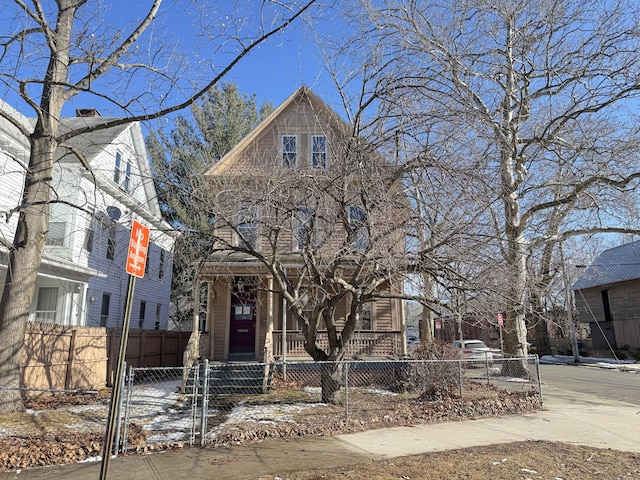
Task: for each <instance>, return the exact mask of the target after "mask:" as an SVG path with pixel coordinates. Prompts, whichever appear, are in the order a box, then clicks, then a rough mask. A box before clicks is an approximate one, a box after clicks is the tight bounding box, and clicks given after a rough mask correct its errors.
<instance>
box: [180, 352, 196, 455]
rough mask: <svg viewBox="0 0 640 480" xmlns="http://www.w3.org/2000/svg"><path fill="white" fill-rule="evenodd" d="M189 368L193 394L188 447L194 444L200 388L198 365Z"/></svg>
mask: <svg viewBox="0 0 640 480" xmlns="http://www.w3.org/2000/svg"><path fill="white" fill-rule="evenodd" d="M182 368H190V369H191V370H192V371H193V392H192V396H191V436H190V437H189V445H190V446H193V444H194V443H195V442H196V420H197V418H198V413H197V412H198V389H199V388H200V364H199V363H196V364H194V365H192V366H191V367H182Z"/></svg>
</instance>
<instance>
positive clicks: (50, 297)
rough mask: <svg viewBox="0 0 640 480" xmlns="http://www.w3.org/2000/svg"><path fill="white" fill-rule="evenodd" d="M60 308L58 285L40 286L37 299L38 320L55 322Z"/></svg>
mask: <svg viewBox="0 0 640 480" xmlns="http://www.w3.org/2000/svg"><path fill="white" fill-rule="evenodd" d="M57 310H58V287H40V288H39V289H38V299H37V301H36V321H38V322H44V323H55V322H56V312H57Z"/></svg>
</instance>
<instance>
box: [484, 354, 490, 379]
mask: <svg viewBox="0 0 640 480" xmlns="http://www.w3.org/2000/svg"><path fill="white" fill-rule="evenodd" d="M484 364H485V367H486V371H487V385H489V384H490V383H491V377H490V371H489V355H488V353H487V352H484Z"/></svg>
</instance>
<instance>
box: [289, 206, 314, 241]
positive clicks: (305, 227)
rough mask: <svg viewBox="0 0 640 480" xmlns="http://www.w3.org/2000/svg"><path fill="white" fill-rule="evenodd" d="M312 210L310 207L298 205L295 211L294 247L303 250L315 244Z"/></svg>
mask: <svg viewBox="0 0 640 480" xmlns="http://www.w3.org/2000/svg"><path fill="white" fill-rule="evenodd" d="M313 213H314V210H313V209H312V208H310V207H298V208H297V209H296V212H295V219H294V221H295V231H294V237H295V247H296V249H297V250H303V249H304V248H305V247H309V246H311V247H313V246H315V243H316V242H315V231H314V230H315V228H314V218H313V217H314V215H313Z"/></svg>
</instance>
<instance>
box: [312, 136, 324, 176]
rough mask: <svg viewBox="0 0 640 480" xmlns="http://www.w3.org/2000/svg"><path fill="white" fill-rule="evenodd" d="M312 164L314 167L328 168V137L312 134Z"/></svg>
mask: <svg viewBox="0 0 640 480" xmlns="http://www.w3.org/2000/svg"><path fill="white" fill-rule="evenodd" d="M311 164H312V165H313V168H327V137H325V136H324V135H312V136H311Z"/></svg>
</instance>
